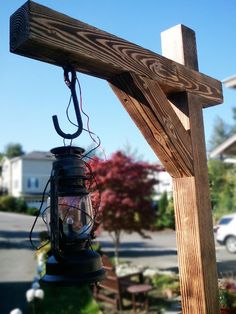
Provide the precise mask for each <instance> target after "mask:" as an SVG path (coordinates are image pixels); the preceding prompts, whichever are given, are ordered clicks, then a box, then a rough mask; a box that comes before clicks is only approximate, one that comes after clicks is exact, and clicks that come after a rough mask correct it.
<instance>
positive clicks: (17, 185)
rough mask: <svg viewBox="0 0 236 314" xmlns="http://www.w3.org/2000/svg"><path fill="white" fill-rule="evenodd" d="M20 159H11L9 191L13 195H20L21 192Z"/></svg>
mask: <svg viewBox="0 0 236 314" xmlns="http://www.w3.org/2000/svg"><path fill="white" fill-rule="evenodd" d="M21 173H22V159H20V158H14V159H12V160H11V192H10V194H11V195H12V196H15V197H20V196H21V195H22V194H21V193H22V176H21Z"/></svg>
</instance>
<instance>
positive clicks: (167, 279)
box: [151, 274, 180, 294]
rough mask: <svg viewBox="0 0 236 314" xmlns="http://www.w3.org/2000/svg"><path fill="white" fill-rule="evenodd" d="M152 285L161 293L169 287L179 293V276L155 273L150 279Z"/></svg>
mask: <svg viewBox="0 0 236 314" xmlns="http://www.w3.org/2000/svg"><path fill="white" fill-rule="evenodd" d="M151 281H152V284H153V286H154V287H155V288H156V289H158V290H159V292H160V293H163V291H164V290H165V289H170V290H172V291H173V292H175V293H177V294H179V289H180V285H179V278H178V276H176V275H165V274H156V275H154V276H153V277H152V279H151Z"/></svg>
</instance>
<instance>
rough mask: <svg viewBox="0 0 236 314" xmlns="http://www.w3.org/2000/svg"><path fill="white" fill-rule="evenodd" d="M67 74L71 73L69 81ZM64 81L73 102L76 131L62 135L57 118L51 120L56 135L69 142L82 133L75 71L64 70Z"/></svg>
mask: <svg viewBox="0 0 236 314" xmlns="http://www.w3.org/2000/svg"><path fill="white" fill-rule="evenodd" d="M69 72H71V80H70V79H69ZM64 80H65V83H66V85H67V86H68V87H69V89H70V90H71V96H72V100H73V104H74V109H75V115H76V119H77V125H78V130H77V131H76V132H75V133H73V134H67V133H64V132H63V131H62V130H61V128H60V126H59V123H58V118H57V116H55V115H54V116H53V117H52V120H53V124H54V128H55V130H56V132H57V134H58V135H60V136H61V137H63V138H67V139H69V140H72V139H74V138H76V137H78V136H79V135H80V134H81V132H82V131H83V122H82V119H81V114H80V109H79V102H78V98H77V95H76V88H75V87H76V71H75V70H74V69H68V68H64Z"/></svg>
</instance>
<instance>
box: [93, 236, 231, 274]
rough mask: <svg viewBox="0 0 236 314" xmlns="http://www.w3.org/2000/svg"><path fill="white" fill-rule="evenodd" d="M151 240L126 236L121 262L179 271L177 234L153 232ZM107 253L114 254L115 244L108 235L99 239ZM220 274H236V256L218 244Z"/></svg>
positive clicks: (217, 253) (122, 244)
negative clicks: (231, 272)
mask: <svg viewBox="0 0 236 314" xmlns="http://www.w3.org/2000/svg"><path fill="white" fill-rule="evenodd" d="M150 237H151V239H142V238H141V237H140V236H139V235H138V234H128V235H127V234H124V235H123V238H122V239H121V242H122V243H121V250H120V257H121V260H122V259H123V260H128V261H131V262H132V263H134V264H141V265H144V266H149V267H157V268H160V269H169V270H177V269H178V262H177V249H176V237H175V232H173V231H171V230H168V231H162V232H153V233H151V234H150ZM97 239H98V240H99V241H100V242H101V244H102V248H103V250H104V251H105V252H107V253H109V254H111V253H112V252H113V243H112V240H111V238H110V237H109V236H108V234H107V233H105V232H103V233H102V234H101V236H100V237H98V238H97ZM216 259H217V267H218V273H219V275H220V273H222V272H227V271H233V272H234V273H235V274H236V254H229V253H228V252H227V251H226V250H225V248H224V247H222V246H219V245H217V244H216Z"/></svg>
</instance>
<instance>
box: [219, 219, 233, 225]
mask: <svg viewBox="0 0 236 314" xmlns="http://www.w3.org/2000/svg"><path fill="white" fill-rule="evenodd" d="M232 219H233V218H222V219H221V220H220V222H219V225H227V224H228V223H230V221H231V220H232Z"/></svg>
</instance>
